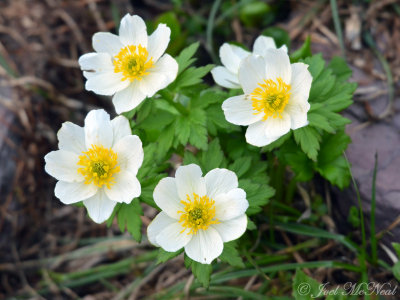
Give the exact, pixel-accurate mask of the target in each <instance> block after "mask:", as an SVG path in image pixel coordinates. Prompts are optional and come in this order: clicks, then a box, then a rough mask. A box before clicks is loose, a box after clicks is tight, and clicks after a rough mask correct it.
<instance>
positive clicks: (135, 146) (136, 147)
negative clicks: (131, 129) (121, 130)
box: [112, 135, 144, 175]
mask: <svg viewBox="0 0 400 300" xmlns="http://www.w3.org/2000/svg"><path fill="white" fill-rule="evenodd" d="M112 150H113V151H114V152H115V153H117V155H118V165H119V166H120V168H121V170H127V171H129V172H131V173H132V174H133V175H136V174H137V172H138V170H139V168H140V166H141V165H142V163H143V155H144V154H143V147H142V141H141V140H140V138H139V137H138V136H137V135H128V136H125V137H123V138H122V139H120V140H119V141H118V142H117V144H115V145H114V147H113V148H112Z"/></svg>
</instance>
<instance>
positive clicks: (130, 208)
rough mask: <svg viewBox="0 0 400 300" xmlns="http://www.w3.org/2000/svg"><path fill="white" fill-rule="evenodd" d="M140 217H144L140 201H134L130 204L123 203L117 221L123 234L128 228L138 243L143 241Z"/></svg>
mask: <svg viewBox="0 0 400 300" xmlns="http://www.w3.org/2000/svg"><path fill="white" fill-rule="evenodd" d="M140 216H143V210H142V207H141V206H140V203H139V201H138V199H134V200H133V201H132V202H131V203H130V204H126V203H123V204H122V205H121V207H120V208H119V210H118V212H117V221H118V226H119V229H120V230H121V232H124V231H125V228H126V229H127V230H128V232H129V233H130V234H131V235H132V236H133V238H134V239H135V240H136V241H138V242H140V241H141V240H142V231H141V229H142V219H141V218H140Z"/></svg>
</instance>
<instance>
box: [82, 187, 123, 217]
mask: <svg viewBox="0 0 400 300" xmlns="http://www.w3.org/2000/svg"><path fill="white" fill-rule="evenodd" d="M116 204H117V202H115V201H112V200H110V199H108V197H107V195H106V194H105V193H104V191H103V189H99V191H98V192H97V193H96V194H95V195H94V196H93V197H91V198H89V199H86V200H84V201H83V205H85V206H86V209H87V210H88V213H89V216H90V218H91V219H92V220H93V221H94V222H96V223H98V224H100V223H103V222H104V221H105V220H107V219H108V218H109V217H110V216H111V215H112V212H113V210H114V207H115V205H116Z"/></svg>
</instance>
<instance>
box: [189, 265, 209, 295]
mask: <svg viewBox="0 0 400 300" xmlns="http://www.w3.org/2000/svg"><path fill="white" fill-rule="evenodd" d="M190 266H191V268H192V273H193V275H194V277H196V279H197V280H198V281H199V282H200V283H201V284H202V285H203V286H204V287H205V288H208V287H209V286H210V277H211V272H212V265H211V264H201V263H198V262H197V261H194V260H192V262H191V264H190Z"/></svg>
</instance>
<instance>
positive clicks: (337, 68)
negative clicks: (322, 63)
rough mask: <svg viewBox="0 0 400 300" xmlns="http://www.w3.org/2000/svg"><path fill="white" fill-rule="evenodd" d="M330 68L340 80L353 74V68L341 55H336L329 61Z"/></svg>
mask: <svg viewBox="0 0 400 300" xmlns="http://www.w3.org/2000/svg"><path fill="white" fill-rule="evenodd" d="M328 68H330V69H331V70H332V72H333V74H334V75H335V76H336V78H337V80H338V81H339V82H342V81H345V80H347V79H349V78H350V77H351V74H352V70H351V69H350V67H349V66H348V65H347V63H346V61H345V60H344V59H343V58H342V57H340V56H334V57H333V58H332V59H331V61H330V62H329V64H328Z"/></svg>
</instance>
